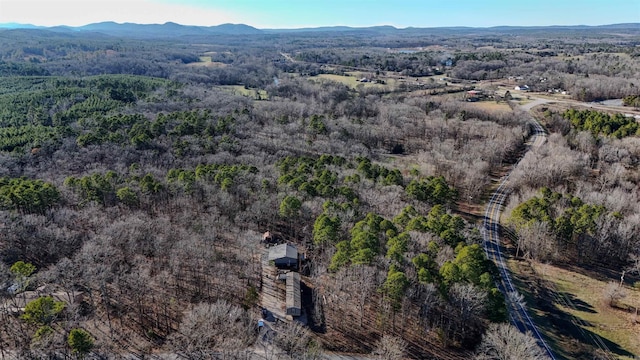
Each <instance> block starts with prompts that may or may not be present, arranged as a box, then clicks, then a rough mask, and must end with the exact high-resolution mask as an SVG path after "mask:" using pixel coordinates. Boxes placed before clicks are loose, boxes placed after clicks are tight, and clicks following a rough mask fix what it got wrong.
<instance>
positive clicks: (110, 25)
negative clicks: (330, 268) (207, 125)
mask: <svg viewBox="0 0 640 360" xmlns="http://www.w3.org/2000/svg"><path fill="white" fill-rule="evenodd" d="M0 29H41V30H50V31H56V32H74V33H77V32H96V33H102V34H105V35H111V36H124V37H140V38H158V37H180V36H190V35H259V34H278V33H300V32H332V33H339V32H380V33H382V32H402V31H419V30H434V31H437V30H440V31H442V30H452V31H464V30H467V31H527V30H587V29H611V30H616V29H628V30H638V31H640V23H620V24H606V25H549V26H512V25H500V26H491V27H469V26H442V27H405V28H398V27H395V26H392V25H377V26H366V27H354V26H320V27H304V28H291V29H273V28H264V29H259V28H256V27H253V26H250V25H246V24H231V23H225V24H220V25H214V26H198V25H183V24H178V23H175V22H165V23H164V24H139V23H130V22H125V23H118V22H114V21H103V22H97V23H91V24H86V25H82V26H67V25H57V26H37V25H33V24H20V23H2V24H0Z"/></svg>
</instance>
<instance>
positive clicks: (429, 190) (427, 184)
mask: <svg viewBox="0 0 640 360" xmlns="http://www.w3.org/2000/svg"><path fill="white" fill-rule="evenodd" d="M406 192H407V194H408V195H410V196H411V197H413V198H414V199H417V200H420V201H426V202H427V203H429V204H432V205H436V204H440V205H447V204H451V203H453V202H454V201H455V200H456V199H457V197H458V192H457V191H456V190H455V189H454V188H453V187H450V186H449V185H448V184H447V181H446V180H445V179H444V177H442V176H437V177H436V176H429V177H427V178H426V179H424V180H417V179H414V180H411V182H410V183H409V185H407V188H406Z"/></svg>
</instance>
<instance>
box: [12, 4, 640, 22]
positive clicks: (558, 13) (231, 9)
mask: <svg viewBox="0 0 640 360" xmlns="http://www.w3.org/2000/svg"><path fill="white" fill-rule="evenodd" d="M101 21H115V22H119V23H123V22H135V23H140V24H161V23H165V22H168V21H171V22H176V23H179V24H183V25H201V26H212V25H219V24H223V23H242V24H247V25H251V26H255V27H257V28H262V29H264V28H301V27H318V26H337V25H346V26H356V27H359V26H374V25H393V26H396V27H400V28H404V27H410V26H412V27H441V26H472V27H490V26H500V25H512V26H546V25H604V24H615V23H632V22H633V23H640V0H0V23H20V24H33V25H40V26H55V25H68V26H80V25H86V24H90V23H95V22H101Z"/></svg>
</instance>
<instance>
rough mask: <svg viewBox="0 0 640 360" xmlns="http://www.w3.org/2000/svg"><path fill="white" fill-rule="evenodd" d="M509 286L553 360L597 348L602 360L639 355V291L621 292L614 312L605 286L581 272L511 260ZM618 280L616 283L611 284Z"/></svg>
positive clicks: (603, 279) (604, 279)
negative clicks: (511, 283) (514, 288)
mask: <svg viewBox="0 0 640 360" xmlns="http://www.w3.org/2000/svg"><path fill="white" fill-rule="evenodd" d="M509 267H510V268H511V270H512V271H513V273H514V281H515V283H516V286H517V287H518V288H519V290H520V292H521V293H522V294H523V295H524V296H525V301H526V303H527V306H528V308H529V309H530V315H531V316H532V318H533V319H534V321H536V323H537V324H538V326H539V327H540V330H541V332H542V333H543V334H544V335H545V336H546V337H547V339H548V340H549V343H550V345H551V346H552V347H553V348H554V350H555V351H556V353H557V354H556V355H558V357H559V358H564V359H575V358H590V357H589V356H591V355H590V354H591V353H592V352H594V351H596V352H602V350H599V349H598V348H599V347H600V348H606V349H608V350H609V357H607V359H624V360H627V359H628V360H631V359H634V356H638V355H640V323H638V321H639V320H640V319H638V318H637V317H636V315H635V310H634V309H635V308H636V307H640V290H638V289H633V288H630V287H628V286H627V287H625V291H626V293H627V296H626V297H625V298H624V299H622V300H621V301H620V302H619V304H618V306H617V308H612V307H610V306H609V304H608V303H607V301H606V300H605V297H604V290H605V288H606V286H607V284H608V283H609V282H610V281H613V282H615V281H616V279H615V278H613V277H611V278H607V277H605V276H602V275H601V274H598V273H587V272H586V271H585V270H583V269H579V268H577V269H565V268H560V267H557V266H553V265H549V264H535V263H533V264H532V263H529V262H525V261H515V260H511V261H510V262H509ZM617 281H619V279H617Z"/></svg>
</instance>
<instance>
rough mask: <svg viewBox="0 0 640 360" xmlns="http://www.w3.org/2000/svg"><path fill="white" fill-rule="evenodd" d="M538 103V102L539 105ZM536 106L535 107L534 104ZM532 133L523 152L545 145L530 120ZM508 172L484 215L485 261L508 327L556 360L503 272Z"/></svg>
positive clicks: (541, 130) (542, 135) (541, 133)
mask: <svg viewBox="0 0 640 360" xmlns="http://www.w3.org/2000/svg"><path fill="white" fill-rule="evenodd" d="M540 103H542V102H540ZM534 105H538V104H534ZM531 107H532V106H529V107H523V109H524V110H530V109H531ZM531 126H532V129H533V133H532V135H531V137H530V138H529V142H528V145H527V151H529V150H531V148H536V147H539V146H541V145H543V144H544V143H545V141H546V137H547V133H546V131H545V130H544V128H543V127H542V126H541V125H540V124H539V123H538V122H537V121H535V120H533V119H532V120H531ZM510 175H511V172H510V173H509V174H508V175H506V176H504V177H503V178H502V179H501V180H500V186H499V187H498V189H497V190H496V191H495V192H494V193H493V195H492V196H491V199H490V200H489V203H488V204H487V208H486V210H485V214H484V223H483V231H482V234H483V246H484V250H485V253H486V255H487V258H488V259H490V260H491V261H493V262H494V263H495V264H496V266H497V267H498V271H499V273H500V279H498V281H497V285H498V289H499V290H500V291H501V292H502V293H503V294H504V296H505V302H506V304H507V309H508V311H509V318H510V320H511V323H512V324H513V325H514V326H516V327H517V328H518V330H520V331H521V332H523V333H524V332H530V333H531V334H532V335H533V336H534V337H535V338H536V340H537V341H538V344H539V345H540V347H541V348H542V349H543V350H544V351H545V352H546V354H547V355H548V356H549V358H551V359H554V360H555V359H556V357H555V356H554V355H553V352H552V351H551V348H549V346H548V345H547V343H546V342H545V341H544V338H543V337H542V335H541V334H540V332H539V331H538V328H537V327H536V325H535V324H534V322H533V320H531V317H529V313H528V312H527V309H526V308H525V306H524V303H523V302H522V300H521V299H520V297H519V296H518V290H517V289H516V288H515V286H513V282H512V281H511V275H510V274H509V270H508V269H507V265H506V262H505V259H504V257H503V255H502V247H501V244H500V214H501V213H502V208H503V206H504V203H505V200H506V199H507V197H508V196H509V193H510V192H511V189H510V188H509V185H508V183H509V176H510Z"/></svg>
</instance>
